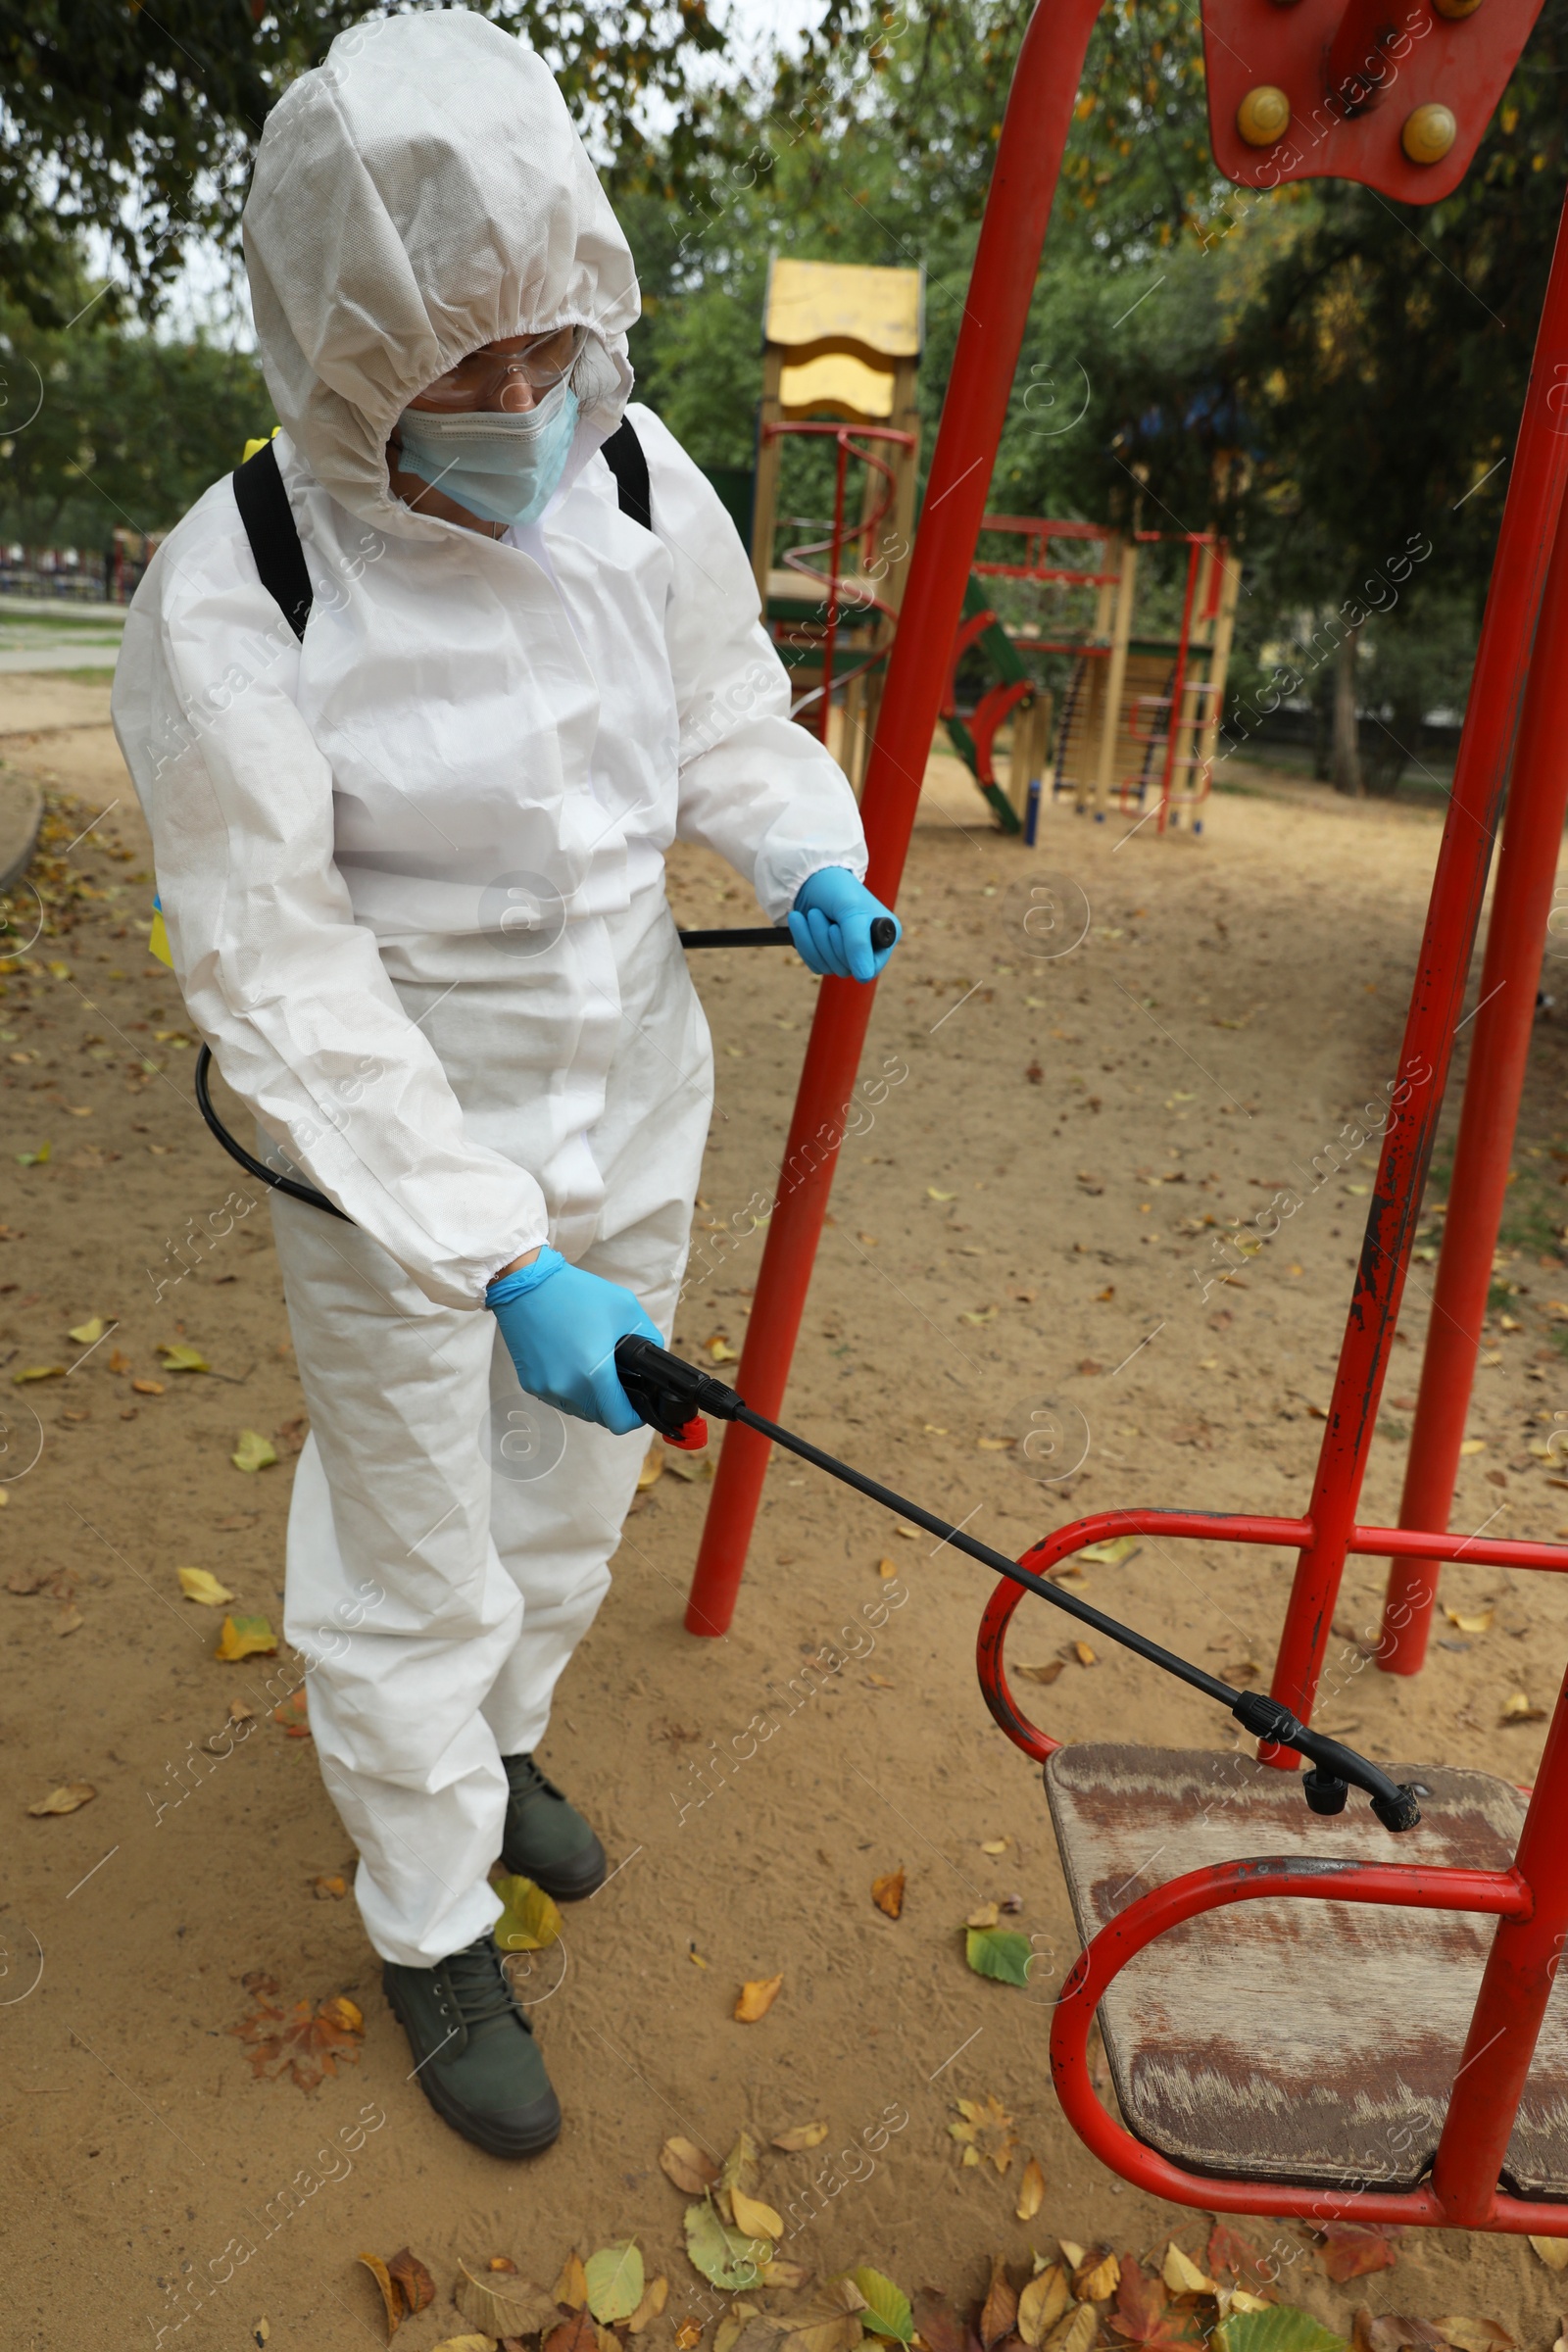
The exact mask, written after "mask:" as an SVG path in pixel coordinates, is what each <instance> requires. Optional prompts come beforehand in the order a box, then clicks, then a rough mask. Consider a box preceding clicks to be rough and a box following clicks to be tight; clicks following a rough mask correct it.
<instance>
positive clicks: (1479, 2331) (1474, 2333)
mask: <svg viewBox="0 0 1568 2352" xmlns="http://www.w3.org/2000/svg"><path fill="white" fill-rule="evenodd" d="M1437 2324H1438V2326H1439V2327H1441V2328H1442V2329H1443V2332H1444V2334H1445V2335H1446V2337H1447V2339H1448V2341H1449V2343H1450V2344H1452V2345H1453V2346H1454V2352H1519V2338H1518V2337H1517V2336H1516V2335H1510V2334H1509V2333H1508V2330H1507V2328H1506V2327H1504V2326H1503V2324H1502V2322H1501V2321H1500V2320H1469V2319H1465V2318H1463V2317H1462V2316H1461V2317H1460V2318H1458V2319H1452V2320H1439V2322H1438V2323H1437Z"/></svg>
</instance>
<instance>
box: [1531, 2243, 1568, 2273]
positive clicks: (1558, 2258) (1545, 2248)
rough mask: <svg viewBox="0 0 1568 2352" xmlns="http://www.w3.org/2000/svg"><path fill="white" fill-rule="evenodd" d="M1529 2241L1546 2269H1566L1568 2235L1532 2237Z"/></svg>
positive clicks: (1567, 2269) (1567, 2261)
mask: <svg viewBox="0 0 1568 2352" xmlns="http://www.w3.org/2000/svg"><path fill="white" fill-rule="evenodd" d="M1530 2243H1531V2245H1532V2246H1533V2247H1534V2248H1535V2250H1536V2252H1537V2253H1538V2254H1539V2255H1540V2257H1541V2259H1542V2261H1543V2262H1544V2264H1545V2266H1546V2268H1547V2270H1548V2271H1568V2237H1533V2238H1532V2239H1531V2240H1530Z"/></svg>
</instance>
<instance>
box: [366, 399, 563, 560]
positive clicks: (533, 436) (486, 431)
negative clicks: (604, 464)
mask: <svg viewBox="0 0 1568 2352" xmlns="http://www.w3.org/2000/svg"><path fill="white" fill-rule="evenodd" d="M576 430H577V395H576V393H575V392H573V391H572V389H571V386H570V385H569V384H568V383H566V382H564V381H563V382H561V383H559V384H556V385H555V386H553V388H552V389H551V390H550V391H549V392H547V393H546V395H545V397H544V399H543V400H541V401H540V402H539V404H538V406H537V407H536V408H532V409H524V410H522V411H520V412H517V413H511V412H505V411H496V410H490V409H475V410H470V411H467V412H466V413H465V414H464V415H462V416H450V415H445V414H442V413H440V412H438V411H436V410H433V409H405V410H404V412H403V414H402V416H401V417H399V418H398V437H399V439H400V440H401V441H402V444H403V467H404V470H405V471H407V472H409V473H417V475H418V477H419V479H420V481H421V482H428V483H429V484H430V485H431V487H432V488H433V489H439V490H443V491H445V493H446V495H447V497H448V498H455V499H456V500H457V502H458V504H459V506H460V507H466V508H467V510H468V512H469V514H470V515H478V516H479V517H480V519H481V520H482V521H484V522H500V523H505V524H507V525H508V526H509V527H510V526H511V525H513V524H515V523H519V522H537V520H538V519H539V516H540V515H542V514H543V513H544V511H545V509H546V507H547V506H548V505H549V504H550V501H551V498H552V497H553V496H554V494H555V490H556V487H557V485H558V483H559V482H560V480H561V477H562V475H563V474H564V472H565V470H566V460H567V458H568V457H569V456H570V454H571V444H572V437H573V435H574V434H575V432H576Z"/></svg>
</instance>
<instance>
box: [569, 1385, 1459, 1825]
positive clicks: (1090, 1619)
mask: <svg viewBox="0 0 1568 2352" xmlns="http://www.w3.org/2000/svg"><path fill="white" fill-rule="evenodd" d="M615 1371H616V1374H617V1376H618V1378H619V1381H620V1385H621V1387H622V1388H623V1389H624V1390H625V1392H626V1395H627V1397H629V1399H630V1400H631V1403H632V1405H633V1407H634V1408H635V1410H636V1411H637V1413H638V1414H639V1415H640V1416H641V1418H642V1419H643V1420H644V1421H646V1422H647V1424H648V1426H649V1427H650V1429H655V1430H657V1431H658V1432H659V1434H660V1436H661V1437H662V1439H663V1440H664V1443H665V1444H666V1445H668V1446H681V1447H682V1448H685V1449H687V1450H690V1449H693V1448H695V1447H697V1446H706V1445H707V1443H708V1426H707V1423H706V1422H705V1421H704V1419H703V1415H704V1414H705V1413H711V1414H712V1415H713V1417H714V1419H715V1420H719V1421H740V1422H743V1423H744V1424H745V1426H746V1427H747V1428H748V1429H755V1430H756V1431H757V1433H758V1435H759V1436H760V1437H763V1438H766V1439H767V1440H768V1441H769V1442H770V1443H771V1444H772V1445H774V1446H784V1447H785V1449H786V1450H787V1451H788V1452H790V1453H793V1454H795V1455H797V1456H798V1457H799V1459H800V1460H801V1461H803V1462H809V1463H811V1465H812V1466H813V1468H815V1469H817V1470H825V1471H826V1472H827V1474H828V1476H829V1477H830V1478H836V1479H838V1480H839V1481H840V1482H841V1484H842V1485H844V1486H846V1487H853V1488H854V1489H855V1491H856V1493H857V1494H858V1495H868V1496H869V1498H870V1499H871V1501H872V1502H878V1503H881V1505H882V1506H883V1508H884V1509H885V1510H890V1511H896V1512H898V1514H899V1515H900V1517H901V1518H904V1519H907V1520H910V1521H912V1523H913V1524H914V1525H915V1526H916V1527H923V1528H924V1529H925V1530H926V1532H927V1533H928V1534H929V1535H933V1536H938V1537H940V1538H941V1540H942V1542H943V1543H944V1544H952V1545H953V1547H954V1549H955V1550H956V1551H963V1552H967V1553H968V1555H969V1557H970V1559H972V1560H978V1561H979V1562H980V1565H981V1566H982V1567H983V1568H991V1569H994V1570H995V1572H996V1574H997V1575H998V1576H1005V1577H1007V1578H1009V1579H1010V1581H1011V1582H1012V1583H1013V1584H1015V1585H1022V1586H1023V1588H1024V1590H1025V1592H1027V1593H1038V1594H1039V1596H1040V1598H1041V1599H1042V1600H1049V1601H1050V1602H1051V1603H1052V1605H1053V1607H1054V1608H1058V1609H1064V1610H1065V1611H1066V1613H1067V1615H1068V1616H1069V1617H1076V1618H1077V1619H1078V1621H1079V1623H1080V1624H1082V1625H1092V1626H1094V1627H1095V1629H1096V1630H1097V1632H1099V1633H1101V1634H1103V1636H1104V1637H1105V1639H1106V1640H1107V1641H1109V1642H1120V1644H1121V1646H1122V1648H1123V1649H1130V1650H1131V1651H1132V1652H1133V1653H1134V1655H1135V1656H1137V1657H1140V1658H1147V1659H1148V1661H1149V1663H1150V1664H1151V1665H1152V1666H1157V1667H1159V1668H1160V1670H1161V1672H1162V1673H1165V1674H1171V1675H1174V1676H1175V1677H1176V1680H1177V1681H1178V1682H1180V1683H1185V1684H1186V1685H1187V1686H1188V1688H1189V1690H1192V1691H1202V1693H1203V1695H1204V1697H1205V1698H1214V1699H1218V1701H1219V1702H1220V1704H1221V1706H1223V1707H1228V1708H1229V1710H1230V1712H1231V1713H1232V1714H1233V1715H1234V1716H1235V1718H1236V1720H1237V1722H1238V1723H1239V1724H1241V1725H1242V1726H1243V1727H1244V1729H1245V1730H1247V1731H1249V1732H1250V1733H1251V1734H1252V1736H1253V1737H1254V1738H1255V1739H1258V1740H1270V1741H1272V1742H1273V1743H1274V1744H1275V1745H1276V1746H1278V1747H1293V1748H1296V1749H1299V1752H1300V1753H1301V1754H1302V1755H1303V1756H1306V1757H1309V1758H1310V1760H1311V1764H1312V1770H1311V1771H1310V1772H1308V1773H1306V1774H1305V1775H1304V1776H1303V1778H1302V1783H1301V1788H1302V1793H1303V1795H1304V1796H1305V1798H1306V1801H1307V1803H1308V1804H1309V1805H1310V1807H1311V1808H1312V1811H1313V1812H1314V1813H1340V1812H1343V1811H1344V1809H1345V1802H1346V1798H1347V1796H1348V1793H1349V1790H1350V1789H1352V1788H1355V1789H1364V1790H1365V1792H1366V1795H1367V1796H1368V1798H1369V1799H1370V1801H1371V1806H1372V1810H1373V1812H1374V1813H1375V1814H1376V1815H1377V1817H1378V1819H1379V1821H1381V1822H1382V1824H1383V1826H1384V1828H1385V1829H1386V1830H1396V1831H1397V1830H1413V1829H1414V1828H1415V1826H1416V1824H1417V1823H1418V1822H1419V1820H1420V1819H1421V1812H1420V1807H1419V1806H1418V1805H1417V1803H1416V1797H1415V1791H1414V1790H1413V1789H1410V1788H1407V1787H1405V1786H1404V1785H1403V1784H1402V1783H1400V1782H1397V1781H1392V1780H1391V1779H1390V1778H1389V1776H1388V1774H1387V1773H1386V1772H1380V1771H1379V1770H1378V1768H1377V1766H1376V1765H1375V1764H1373V1763H1370V1762H1369V1761H1368V1759H1367V1758H1366V1757H1365V1756H1358V1755H1357V1754H1356V1752H1355V1750H1354V1749H1353V1748H1349V1747H1344V1746H1342V1745H1341V1743H1340V1741H1339V1740H1329V1739H1325V1737H1324V1736H1323V1734H1322V1733H1321V1732H1314V1731H1313V1730H1312V1729H1311V1728H1310V1727H1309V1726H1308V1725H1307V1724H1304V1723H1300V1722H1299V1721H1298V1720H1297V1718H1296V1716H1295V1715H1293V1714H1292V1712H1291V1710H1290V1708H1289V1707H1287V1706H1285V1705H1283V1704H1282V1703H1281V1701H1280V1700H1279V1699H1277V1698H1270V1697H1268V1696H1267V1695H1266V1694H1265V1693H1264V1692H1263V1691H1233V1690H1232V1689H1231V1686H1230V1685H1229V1683H1222V1682H1221V1681H1220V1680H1219V1678H1218V1676H1217V1675H1212V1674H1205V1673H1204V1671H1203V1669H1202V1668H1201V1666H1193V1665H1190V1664H1189V1663H1188V1661H1187V1660H1186V1659H1185V1658H1179V1657H1177V1656H1176V1654H1175V1652H1174V1651H1173V1650H1169V1649H1164V1648H1162V1647H1161V1646H1160V1644H1159V1642H1151V1641H1150V1640H1149V1638H1148V1636H1147V1635H1146V1634H1140V1633H1136V1632H1135V1631H1134V1630H1133V1628H1132V1627H1131V1626H1130V1625H1123V1624H1121V1623H1120V1621H1119V1620H1118V1619H1117V1618H1115V1617H1107V1616H1106V1615H1105V1612H1104V1611H1103V1609H1097V1608H1095V1607H1094V1606H1093V1605H1092V1604H1091V1603H1090V1602H1089V1601H1087V1600H1081V1599H1080V1598H1079V1596H1078V1594H1077V1593H1064V1592H1063V1591H1062V1590H1061V1588H1060V1587H1059V1586H1058V1585H1054V1584H1051V1583H1050V1582H1048V1580H1047V1579H1046V1578H1045V1577H1043V1576H1036V1575H1035V1574H1034V1573H1033V1571H1032V1570H1031V1569H1028V1568H1020V1567H1019V1565H1018V1563H1017V1561H1016V1560H1009V1559H1008V1558H1007V1556H1006V1554H1005V1552H1000V1551H993V1550H992V1548H991V1546H990V1544H982V1543H980V1542H978V1541H977V1539H976V1538H975V1537H973V1536H968V1535H965V1534H964V1532H963V1530H962V1528H958V1527H950V1526H949V1524H948V1522H947V1520H945V1519H939V1518H938V1517H937V1516H936V1514H935V1512H934V1511H925V1510H922V1509H921V1508H920V1506H919V1504H918V1503H914V1502H909V1501H907V1500H906V1498H905V1496H904V1495H896V1494H895V1493H894V1492H893V1489H892V1488H891V1487H884V1486H883V1485H881V1484H880V1482H879V1481H878V1480H876V1479H874V1478H867V1477H866V1476H865V1474H864V1473H863V1472H862V1471H859V1470H852V1469H851V1467H850V1465H849V1464H848V1462H841V1461H839V1460H838V1459H837V1457H836V1456H835V1455H833V1454H831V1453H824V1452H823V1451H822V1449H821V1447H820V1446H810V1445H808V1443H807V1441H806V1440H805V1438H798V1437H796V1436H794V1435H793V1434H792V1432H791V1431H789V1430H787V1429H781V1428H780V1427H779V1425H778V1423H777V1422H776V1421H769V1420H767V1419H766V1418H765V1417H764V1416H763V1415H762V1414H761V1413H754V1412H753V1411H752V1408H751V1406H750V1405H749V1404H746V1403H744V1402H743V1401H742V1399H741V1398H740V1397H738V1396H737V1395H736V1394H735V1391H734V1390H733V1389H732V1388H730V1387H728V1386H727V1385H726V1383H725V1382H723V1381H721V1380H715V1379H714V1377H713V1375H712V1374H711V1372H704V1371H701V1370H700V1369H699V1368H698V1366H697V1365H696V1364H688V1363H686V1362H685V1361H684V1359H683V1358H682V1357H680V1356H678V1355H671V1353H670V1352H669V1350H668V1348H659V1347H656V1346H655V1344H654V1342H653V1341H652V1340H640V1339H625V1340H621V1341H619V1342H618V1343H617V1345H616V1348H615Z"/></svg>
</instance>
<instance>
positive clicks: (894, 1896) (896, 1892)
mask: <svg viewBox="0 0 1568 2352" xmlns="http://www.w3.org/2000/svg"><path fill="white" fill-rule="evenodd" d="M871 1900H872V1902H873V1903H875V1905H876V1907H877V1909H878V1910H879V1911H885V1912H886V1913H887V1915H888V1917H889V1919H897V1918H898V1916H899V1914H900V1913H901V1911H902V1910H903V1909H904V1873H903V1871H902V1870H890V1871H889V1872H888V1874H887V1876H886V1878H882V1879H873V1880H872V1881H871Z"/></svg>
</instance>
